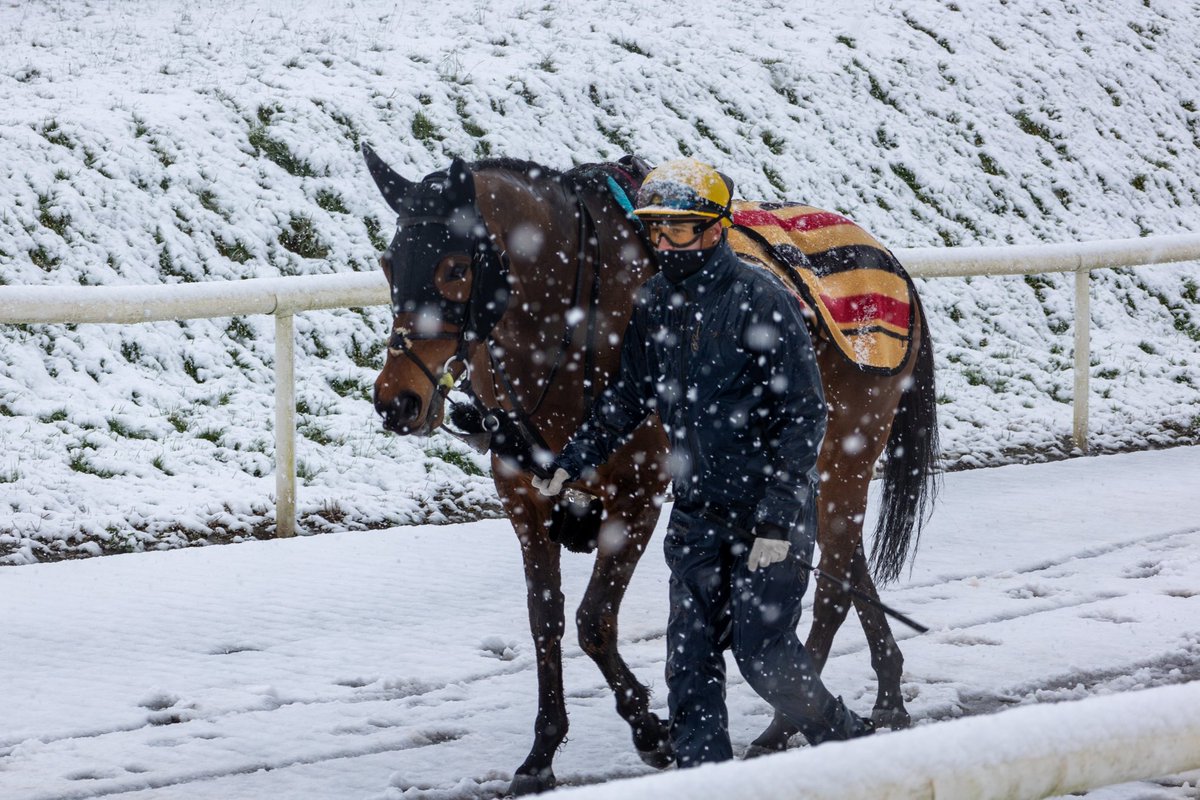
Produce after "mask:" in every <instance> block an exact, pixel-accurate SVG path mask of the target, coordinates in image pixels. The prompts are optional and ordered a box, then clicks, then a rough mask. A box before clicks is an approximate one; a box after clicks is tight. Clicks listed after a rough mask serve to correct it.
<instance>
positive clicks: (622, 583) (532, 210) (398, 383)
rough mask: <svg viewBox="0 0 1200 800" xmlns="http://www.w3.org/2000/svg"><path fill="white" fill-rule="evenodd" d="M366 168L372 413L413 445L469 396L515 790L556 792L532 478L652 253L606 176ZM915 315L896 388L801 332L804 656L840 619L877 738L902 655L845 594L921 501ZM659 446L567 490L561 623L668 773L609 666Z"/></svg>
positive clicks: (545, 568)
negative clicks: (507, 553)
mask: <svg viewBox="0 0 1200 800" xmlns="http://www.w3.org/2000/svg"><path fill="white" fill-rule="evenodd" d="M363 155H364V157H365V159H366V162H367V166H368V169H369V171H370V173H371V176H372V177H373V179H374V181H375V183H376V185H377V186H378V188H379V190H380V191H381V192H382V194H383V197H384V200H385V201H386V202H387V204H388V205H389V206H390V207H391V209H392V210H393V211H394V212H395V213H396V215H397V227H396V232H395V235H394V237H393V239H392V241H391V244H390V245H389V247H388V249H387V250H386V251H385V252H384V253H383V254H382V255H381V256H380V266H381V267H382V269H383V271H384V273H385V275H386V276H387V279H388V283H389V286H390V288H391V302H392V314H393V318H394V319H393V324H392V331H391V334H390V337H389V340H388V354H387V359H386V362H385V364H384V367H383V370H382V371H381V373H380V374H379V376H378V378H377V380H376V382H375V391H374V404H375V409H376V411H377V412H378V413H379V415H380V416H381V417H382V420H383V426H384V428H386V429H387V430H389V431H392V432H395V433H397V434H402V435H417V436H425V435H429V434H430V433H431V432H432V431H434V430H435V429H437V428H439V427H440V426H441V425H442V423H443V419H444V416H445V412H446V398H447V396H448V393H449V390H450V389H451V387H453V386H455V385H456V383H460V382H461V383H460V388H461V389H463V390H465V391H466V392H467V393H468V394H470V395H471V397H472V399H473V403H474V408H472V409H468V411H470V412H473V413H474V417H473V419H474V423H476V425H475V428H474V431H475V433H476V434H477V435H481V436H482V437H483V439H484V440H485V442H484V446H487V445H490V446H491V449H492V466H493V475H494V478H495V484H496V491H497V493H498V495H499V498H500V501H501V503H502V505H503V508H504V509H505V511H506V512H507V514H508V516H509V518H510V520H511V522H512V525H513V528H514V530H515V532H516V535H517V537H518V539H519V541H520V546H521V553H522V557H523V562H524V571H525V581H526V588H527V596H528V608H529V626H530V631H531V633H532V636H533V641H534V644H535V647H536V660H537V676H538V709H537V717H536V721H535V723H534V737H533V746H532V748H531V750H530V752H529V755H528V757H527V758H526V759H525V761H524V762H523V763H522V764H521V765H520V766H519V767H517V769H516V771H515V773H514V776H513V781H512V785H511V788H510V791H511V792H512V793H513V794H527V793H532V792H540V791H544V790H546V789H549V788H552V787H553V786H554V785H555V777H554V772H553V768H552V761H553V757H554V754H555V751H556V750H557V749H558V747H559V746H560V745H561V744H562V743H563V741H564V740H565V737H566V734H567V712H566V707H565V702H564V694H563V682H562V637H563V634H564V629H565V619H564V598H563V594H562V591H561V586H560V584H561V580H560V555H561V547H560V545H559V544H557V543H556V542H555V541H552V540H551V538H550V536H549V532H548V524H549V523H550V521H551V517H552V506H551V503H552V501H550V500H548V499H546V498H544V497H542V496H541V495H540V494H539V493H538V492H537V491H536V490H534V489H533V488H532V487H531V483H530V481H531V479H532V477H533V476H534V475H533V473H534V472H535V471H537V470H538V468H539V465H545V464H546V463H548V460H549V458H550V456H551V455H552V454H553V453H557V452H560V451H561V449H562V447H563V446H564V445H565V444H566V442H567V440H568V438H569V437H570V435H571V434H572V433H573V432H574V431H575V430H576V428H577V427H578V426H579V425H580V424H581V422H582V421H583V419H584V416H585V414H586V413H587V411H588V408H589V407H590V405H591V403H592V401H593V399H594V398H595V396H596V395H597V394H598V392H599V391H600V390H601V389H602V388H603V387H604V386H606V385H607V383H608V381H609V379H610V378H611V377H612V376H613V374H614V372H615V371H616V369H617V367H618V362H619V351H620V342H621V337H622V334H623V332H624V328H625V325H626V324H627V322H628V320H629V318H630V314H631V313H632V308H633V303H634V295H635V291H636V289H637V288H638V287H639V286H640V285H641V284H642V283H643V282H644V281H645V280H646V279H648V278H649V277H650V276H651V275H652V274H653V273H654V271H655V270H656V266H655V262H654V256H653V252H652V251H651V250H650V249H649V247H648V244H647V242H646V241H645V239H644V238H643V237H642V236H641V235H640V232H639V228H638V227H637V224H636V222H635V221H634V220H633V219H632V218H631V217H630V216H629V214H628V213H627V212H628V201H627V200H626V202H625V203H622V202H620V201H619V199H618V198H617V197H616V196H615V194H614V191H613V188H614V187H613V186H611V183H612V181H611V177H610V178H609V179H605V178H604V177H603V176H602V175H600V173H597V172H590V173H589V172H588V171H587V170H582V171H581V170H579V169H576V170H572V171H570V172H567V173H560V172H557V171H554V170H551V169H547V168H545V167H542V166H539V165H537V164H535V163H532V162H525V161H516V160H512V159H489V160H485V161H479V162H475V163H473V164H467V163H466V162H464V161H462V160H461V159H454V160H453V161H452V163H451V164H450V166H449V168H448V169H446V170H445V171H441V172H435V173H433V174H430V175H427V176H425V177H424V178H423V179H422V180H420V181H410V180H408V179H405V178H404V177H402V176H401V175H400V174H398V173H397V172H396V171H395V170H393V169H392V168H391V167H389V166H388V165H387V164H386V163H385V162H384V161H383V160H382V159H381V158H380V157H379V156H377V155H376V154H375V152H374V151H373V150H372V149H371V148H370V147H369V146H367V145H365V144H364V145H363ZM905 280H906V281H908V278H907V276H905ZM909 284H910V285H911V281H909ZM913 297H914V300H915V293H914V295H913ZM913 317H914V319H913V328H912V332H913V339H912V341H913V342H916V343H919V344H918V345H917V346H915V347H914V348H912V349H914V350H915V351H916V352H915V357H908V358H907V363H905V364H904V366H903V368H902V369H900V370H898V371H897V372H895V373H894V374H891V375H879V374H873V373H871V372H869V371H863V370H860V369H859V368H857V367H856V366H855V365H854V364H852V363H850V362H849V361H848V360H847V359H846V358H844V357H843V356H842V355H841V354H840V353H838V352H835V351H834V350H833V348H832V347H830V346H829V345H828V343H826V342H824V341H823V340H822V339H821V338H820V337H819V336H814V344H815V346H816V350H817V359H818V364H819V368H820V372H821V379H822V382H823V385H824V390H825V397H826V400H827V402H828V404H829V424H828V432H827V434H826V437H825V440H824V443H823V446H822V449H821V452H820V457H819V460H818V469H819V472H820V473H821V475H822V485H821V489H820V512H819V513H820V516H819V533H818V541H819V544H820V551H821V559H820V565H819V567H820V570H821V571H822V572H823V573H825V574H826V575H831V576H835V577H837V578H839V579H840V580H830V581H819V582H817V588H816V599H815V602H814V610H813V622H812V626H811V629H810V632H809V635H808V638H807V641H806V646H807V648H808V650H809V652H810V653H811V654H812V657H813V659H814V660H815V662H816V664H817V667H818V669H819V668H820V667H822V666H823V665H824V663H825V662H826V660H827V658H828V656H829V652H830V648H831V646H832V643H833V637H834V634H835V633H836V632H837V630H838V628H839V627H840V625H841V624H842V622H843V621H844V619H845V616H846V614H847V612H848V610H849V608H850V606H851V605H852V604H853V605H854V607H855V610H856V611H857V613H858V616H859V620H860V622H861V623H862V626H863V629H864V631H865V634H866V639H867V642H868V644H869V646H870V652H871V663H872V666H873V668H874V671H875V673H876V675H877V678H878V693H877V696H876V701H875V706H874V710H873V713H872V719H873V721H874V722H875V723H876V724H877V725H886V726H890V727H903V726H905V725H907V724H908V723H909V716H908V713H907V712H906V710H905V707H904V701H903V698H902V696H901V693H900V678H901V673H902V670H903V658H902V656H901V653H900V649H899V648H898V647H897V645H896V641H895V639H894V638H893V636H892V632H891V630H890V627H889V625H888V622H887V619H886V617H885V616H884V615H883V613H882V612H881V611H880V610H879V609H878V608H876V607H875V606H874V605H872V604H870V603H869V602H864V601H863V600H862V599H859V598H856V597H854V596H852V595H851V594H850V592H849V587H853V588H855V589H858V590H860V591H861V592H864V593H865V594H866V595H867V596H868V597H873V598H876V599H877V598H878V595H877V593H876V589H875V584H874V583H873V580H872V574H871V567H873V568H874V570H875V573H876V577H877V578H880V579H881V581H882V582H886V581H887V580H890V579H894V578H895V577H897V576H898V574H899V571H900V569H901V568H902V565H903V564H904V563H905V561H906V559H907V556H908V553H909V550H910V545H913V544H915V540H916V535H919V531H920V526H921V524H922V522H923V521H924V518H925V511H926V505H927V503H928V502H930V501H931V499H932V493H933V490H934V488H935V485H934V481H935V478H934V476H933V466H934V463H935V460H936V457H937V436H936V431H937V427H936V426H937V421H936V405H935V399H934V398H935V395H934V383H933V353H932V348H931V344H930V337H929V331H928V329H927V326H926V321H925V318H924V316H923V313H922V312H921V309H920V304H919V301H918V302H914V303H913ZM451 418H452V419H453V420H455V421H457V419H458V418H457V416H455V415H454V414H453V413H452V414H451ZM464 418H467V419H468V420H470V419H471V418H472V417H471V414H470V413H468V414H466V415H464ZM481 418H482V422H483V424H482V425H480V424H477V423H479V422H480V419H481ZM447 430H449V428H447ZM848 441H853V442H855V446H845V445H846V443H847V442H848ZM665 447H666V438H665V436H664V434H663V431H662V428H661V427H660V425H659V424H658V422H657V420H656V419H655V418H653V417H651V418H650V419H649V420H647V421H646V422H645V423H643V425H642V426H641V427H640V428H639V429H638V430H637V431H636V432H635V433H634V435H633V437H632V438H631V439H630V440H629V441H628V442H627V443H626V444H625V445H624V446H623V447H622V448H621V449H620V450H619V451H618V452H617V453H616V454H615V455H614V456H613V458H612V459H610V460H609V462H608V463H607V464H605V465H604V466H603V467H602V468H601V469H600V470H599V471H598V473H597V474H596V476H595V477H594V478H593V479H592V480H590V481H589V482H588V483H587V484H586V486H583V485H582V484H581V486H582V488H584V489H586V490H587V491H588V492H589V493H590V494H592V495H594V496H596V497H598V498H599V499H600V502H601V503H602V504H603V519H604V522H603V525H602V527H601V528H600V530H599V534H598V536H597V537H596V544H597V545H598V549H597V554H596V560H595V565H594V568H593V570H592V575H591V579H590V582H589V584H588V586H587V589H586V591H585V593H584V596H583V599H582V601H581V602H580V605H579V607H578V610H577V611H576V615H575V623H576V627H577V630H578V635H579V643H580V646H581V647H582V649H583V650H584V652H586V653H587V654H588V655H589V656H590V657H591V658H592V659H593V660H594V661H595V663H596V665H597V666H598V667H599V668H600V671H601V672H602V673H603V675H604V678H605V680H606V681H607V683H608V685H609V686H610V687H611V688H612V690H613V692H614V695H615V698H616V706H617V711H618V713H619V714H620V715H621V717H623V718H624V719H625V720H626V722H628V724H629V726H630V728H631V731H632V734H633V741H634V745H635V747H636V748H637V751H638V753H639V755H641V756H642V757H643V759H644V760H646V762H647V763H649V764H652V765H654V766H657V767H660V768H661V767H665V766H667V765H668V764H669V763H670V762H671V758H672V757H671V755H670V745H669V741H668V737H667V726H666V724H665V723H664V722H663V720H661V719H660V718H659V717H658V716H657V715H655V714H654V713H652V712H651V711H650V708H649V692H648V690H647V688H646V686H645V685H644V684H643V683H642V682H641V681H639V680H638V679H637V677H636V676H635V675H634V674H633V673H632V672H631V670H630V669H629V667H628V666H627V665H626V663H625V661H624V660H623V659H622V657H621V655H620V653H619V652H618V647H617V644H618V625H617V620H618V612H619V610H620V606H621V600H622V597H623V596H624V594H625V591H626V588H627V587H628V585H629V581H630V578H631V577H632V575H633V571H634V568H635V567H636V566H637V563H638V559H639V558H640V557H641V556H642V553H643V552H644V551H645V549H646V546H647V543H648V541H649V539H650V536H651V533H652V532H653V530H654V527H655V524H656V522H657V520H658V517H659V512H660V508H661V505H662V497H663V494H664V491H665V489H666V486H667V483H668V477H667V471H666V468H665V455H664V453H665ZM885 453H886V456H887V457H886V458H885V460H884V462H883V465H882V470H881V474H882V480H883V509H882V511H881V513H880V515H879V528H878V529H877V532H876V539H875V548H874V550H873V553H872V561H871V563H870V565H869V563H868V560H867V557H866V555H865V552H864V549H863V544H862V541H863V540H862V525H863V519H864V516H865V513H866V506H867V486H868V483H869V481H870V480H871V478H872V475H873V472H874V466H875V463H876V461H877V460H878V459H879V458H880V456H881V455H883V454H885ZM914 534H916V535H914ZM795 733H796V729H795V728H794V727H792V726H791V724H790V723H788V722H787V721H786V720H785V719H783V718H780V717H778V716H777V717H776V718H775V719H774V720H773V721H772V723H771V724H770V725H769V726H768V728H767V729H766V730H765V731H764V732H763V734H762V735H760V736H759V737H758V738H757V739H756V740H755V741H754V743H753V745H752V746H751V750H752V751H754V752H755V753H761V752H769V751H773V750H782V749H785V748H786V746H787V740H788V738H789V737H790V736H791V735H793V734H795Z"/></svg>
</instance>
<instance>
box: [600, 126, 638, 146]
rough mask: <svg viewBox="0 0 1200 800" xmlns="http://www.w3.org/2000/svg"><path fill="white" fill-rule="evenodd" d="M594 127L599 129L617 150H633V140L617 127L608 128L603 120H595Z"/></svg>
mask: <svg viewBox="0 0 1200 800" xmlns="http://www.w3.org/2000/svg"><path fill="white" fill-rule="evenodd" d="M596 129H597V130H599V131H600V133H601V134H602V135H603V136H604V138H605V139H607V140H608V141H609V143H611V144H612V145H613V147H616V148H617V149H618V150H621V151H622V152H625V153H629V152H632V151H633V142H632V141H631V140H630V139H629V137H628V136H626V135H625V134H624V133H622V132H621V131H620V130H619V129H617V128H610V127H608V126H607V125H605V124H604V123H603V122H597V123H596Z"/></svg>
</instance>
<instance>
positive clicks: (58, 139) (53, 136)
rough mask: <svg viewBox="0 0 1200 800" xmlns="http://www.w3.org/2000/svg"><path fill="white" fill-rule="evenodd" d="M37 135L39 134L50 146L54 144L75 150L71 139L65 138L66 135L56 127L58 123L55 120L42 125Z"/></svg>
mask: <svg viewBox="0 0 1200 800" xmlns="http://www.w3.org/2000/svg"><path fill="white" fill-rule="evenodd" d="M39 133H41V134H42V138H44V139H45V140H46V141H47V142H49V143H50V144H56V145H58V146H60V147H65V148H67V149H68V150H74V149H75V143H74V142H73V141H71V138H70V137H69V136H67V134H65V133H64V132H63V131H62V129H61V128H59V127H58V122H57V121H56V120H50V121H49V122H47V123H45V124H44V125H42V129H41V131H39Z"/></svg>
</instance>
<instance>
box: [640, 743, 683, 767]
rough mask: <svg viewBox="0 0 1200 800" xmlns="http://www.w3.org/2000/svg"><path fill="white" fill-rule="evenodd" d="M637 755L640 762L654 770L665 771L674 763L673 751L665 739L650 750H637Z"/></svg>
mask: <svg viewBox="0 0 1200 800" xmlns="http://www.w3.org/2000/svg"><path fill="white" fill-rule="evenodd" d="M637 754H638V756H639V757H640V758H641V759H642V761H644V762H646V764H647V766H651V767H654V768H655V769H666V768H667V767H669V766H671V765H672V764H674V763H675V750H674V748H672V747H671V743H670V742H669V741H667V740H666V739H664V740H662V741H660V742H659V743H658V746H657V747H654V748H651V749H650V750H638V751H637Z"/></svg>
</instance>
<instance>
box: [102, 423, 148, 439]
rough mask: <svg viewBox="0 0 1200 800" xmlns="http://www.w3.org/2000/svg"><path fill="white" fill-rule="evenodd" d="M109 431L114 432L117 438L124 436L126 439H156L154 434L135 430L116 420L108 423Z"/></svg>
mask: <svg viewBox="0 0 1200 800" xmlns="http://www.w3.org/2000/svg"><path fill="white" fill-rule="evenodd" d="M108 429H109V430H110V431H112V432H113V433H115V434H116V435H117V436H122V437H124V438H126V439H153V438H154V434H153V433H150V432H149V431H139V430H135V429H134V428H130V427H129V426H128V425H126V424H125V423H124V422H121V420H119V419H115V418H114V419H110V420H109V421H108Z"/></svg>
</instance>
